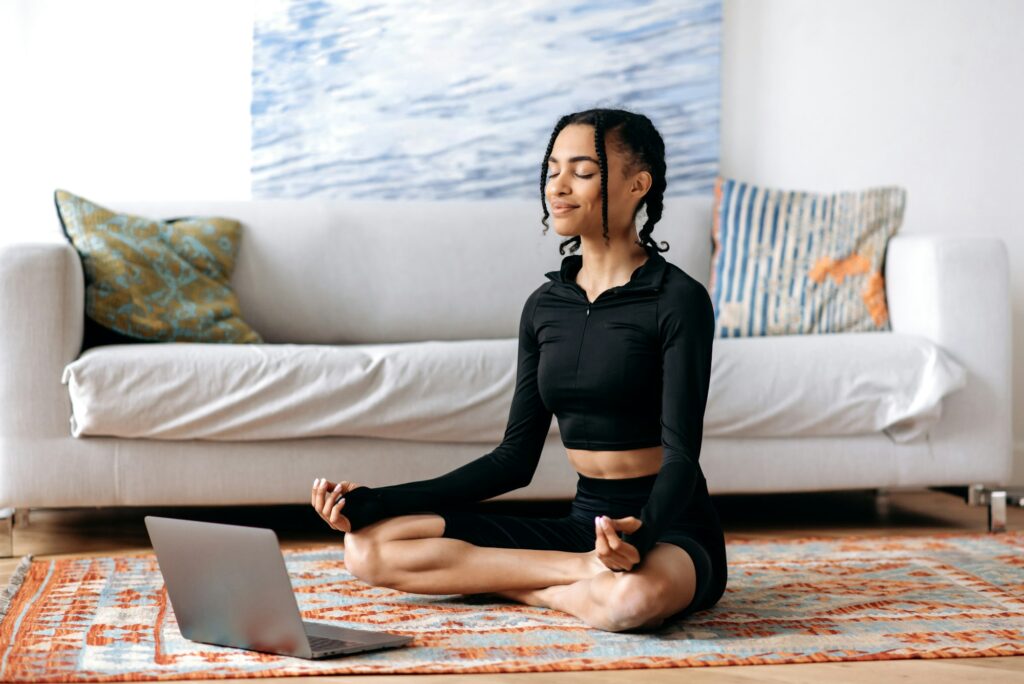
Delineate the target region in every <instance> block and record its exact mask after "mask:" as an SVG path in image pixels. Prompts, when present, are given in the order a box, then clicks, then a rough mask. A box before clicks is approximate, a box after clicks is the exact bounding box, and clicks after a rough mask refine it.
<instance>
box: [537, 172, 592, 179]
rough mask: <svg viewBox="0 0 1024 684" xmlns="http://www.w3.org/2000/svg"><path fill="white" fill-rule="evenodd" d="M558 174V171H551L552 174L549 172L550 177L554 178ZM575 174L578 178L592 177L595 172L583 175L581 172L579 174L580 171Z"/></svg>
mask: <svg viewBox="0 0 1024 684" xmlns="http://www.w3.org/2000/svg"><path fill="white" fill-rule="evenodd" d="M557 175H558V174H557V173H550V174H548V178H554V177H555V176H557ZM574 175H575V176H576V177H577V178H590V177H592V176H593V175H594V174H592V173H591V174H589V175H586V176H581V175H580V174H578V173H577V174H574Z"/></svg>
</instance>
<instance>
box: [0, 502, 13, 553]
mask: <svg viewBox="0 0 1024 684" xmlns="http://www.w3.org/2000/svg"><path fill="white" fill-rule="evenodd" d="M13 556H14V509H13V508H0V558H11V557H13Z"/></svg>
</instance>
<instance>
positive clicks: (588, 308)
mask: <svg viewBox="0 0 1024 684" xmlns="http://www.w3.org/2000/svg"><path fill="white" fill-rule="evenodd" d="M587 315H588V316H589V315H590V305H589V304H587Z"/></svg>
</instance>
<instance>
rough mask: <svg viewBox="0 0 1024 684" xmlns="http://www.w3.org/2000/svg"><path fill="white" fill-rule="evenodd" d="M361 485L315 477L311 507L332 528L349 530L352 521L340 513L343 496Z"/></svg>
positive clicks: (343, 501)
mask: <svg viewBox="0 0 1024 684" xmlns="http://www.w3.org/2000/svg"><path fill="white" fill-rule="evenodd" d="M362 486H363V485H358V484H356V483H355V482H347V481H342V482H338V483H337V484H335V483H334V482H331V481H330V480H325V479H323V478H317V479H315V480H313V498H312V503H313V508H315V509H316V512H317V515H319V516H320V517H321V518H323V519H324V522H326V523H327V524H328V525H330V526H331V527H332V528H333V529H335V530H338V531H339V532H351V531H352V523H350V522H349V519H348V518H346V517H345V516H343V515H342V514H341V509H342V508H344V507H345V499H344V496H345V495H346V494H348V493H349V492H351V491H352V490H353V489H355V488H356V487H362Z"/></svg>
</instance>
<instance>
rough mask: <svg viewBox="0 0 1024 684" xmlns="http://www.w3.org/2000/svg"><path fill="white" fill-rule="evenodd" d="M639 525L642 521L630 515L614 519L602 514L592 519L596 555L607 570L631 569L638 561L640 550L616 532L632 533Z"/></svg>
mask: <svg viewBox="0 0 1024 684" xmlns="http://www.w3.org/2000/svg"><path fill="white" fill-rule="evenodd" d="M641 525H643V521H642V520H640V518H636V517H634V516H632V515H631V516H629V517H626V518H615V519H612V518H609V517H608V516H606V515H602V516H599V517H597V518H595V519H594V526H595V528H596V530H597V541H596V545H595V550H596V551H597V557H598V558H600V559H601V562H602V563H604V564H605V566H607V567H608V569H609V570H614V571H616V572H618V571H620V570H627V571H628V570H632V569H633V566H634V565H636V564H637V563H639V562H640V552H639V551H637V550H636V547H635V546H633V545H632V544H630V543H629V542H627V541H624V540H622V539H620V538H619V535H618V532H625V533H626V534H632V533H633V532H636V531H637V530H638V529H640V526H641Z"/></svg>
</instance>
